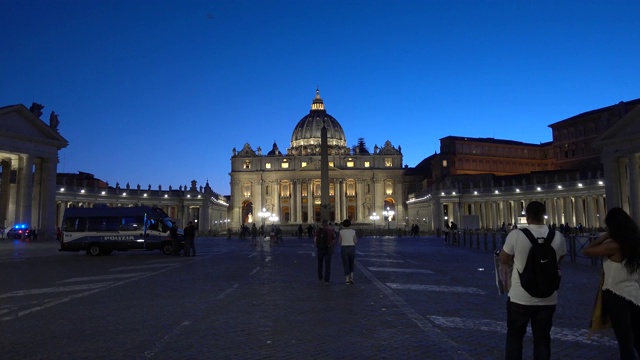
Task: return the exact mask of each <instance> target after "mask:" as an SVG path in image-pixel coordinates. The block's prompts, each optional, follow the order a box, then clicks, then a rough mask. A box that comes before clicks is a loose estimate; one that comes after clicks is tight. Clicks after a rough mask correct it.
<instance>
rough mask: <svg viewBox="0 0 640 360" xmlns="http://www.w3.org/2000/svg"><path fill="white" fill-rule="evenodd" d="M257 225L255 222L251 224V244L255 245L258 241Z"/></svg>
mask: <svg viewBox="0 0 640 360" xmlns="http://www.w3.org/2000/svg"><path fill="white" fill-rule="evenodd" d="M257 241H258V227H257V226H256V224H255V223H254V224H252V225H251V245H253V246H256V245H257V244H258V243H257Z"/></svg>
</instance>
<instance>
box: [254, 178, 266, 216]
mask: <svg viewBox="0 0 640 360" xmlns="http://www.w3.org/2000/svg"><path fill="white" fill-rule="evenodd" d="M252 187H253V190H252V191H251V193H252V194H253V195H254V196H255V197H254V199H255V200H256V203H255V204H254V206H253V221H254V222H255V221H259V220H260V218H259V217H258V213H259V212H260V211H262V208H263V207H264V205H265V204H263V203H262V199H263V197H262V188H263V186H262V180H258V182H257V183H253V184H252ZM256 205H257V206H256ZM256 207H257V208H258V211H256ZM256 226H257V225H256Z"/></svg>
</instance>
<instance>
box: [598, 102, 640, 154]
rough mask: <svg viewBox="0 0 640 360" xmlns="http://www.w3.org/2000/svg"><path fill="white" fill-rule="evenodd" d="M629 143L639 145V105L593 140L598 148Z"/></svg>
mask: <svg viewBox="0 0 640 360" xmlns="http://www.w3.org/2000/svg"><path fill="white" fill-rule="evenodd" d="M630 142H634V143H640V105H638V106H636V107H635V108H634V109H633V110H631V111H630V112H628V113H627V115H625V116H624V117H623V118H622V119H620V120H618V121H617V122H616V123H615V124H614V125H613V126H612V127H610V128H609V129H607V131H605V132H604V133H602V134H600V136H598V137H597V138H596V139H595V140H594V144H595V145H596V146H599V147H607V146H611V145H616V144H620V143H630Z"/></svg>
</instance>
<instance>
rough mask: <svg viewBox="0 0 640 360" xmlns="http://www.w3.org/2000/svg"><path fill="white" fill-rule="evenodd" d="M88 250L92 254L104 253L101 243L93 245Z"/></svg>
mask: <svg viewBox="0 0 640 360" xmlns="http://www.w3.org/2000/svg"><path fill="white" fill-rule="evenodd" d="M88 252H89V255H91V256H98V255H100V254H102V249H101V248H100V245H91V247H90V248H89V251H88Z"/></svg>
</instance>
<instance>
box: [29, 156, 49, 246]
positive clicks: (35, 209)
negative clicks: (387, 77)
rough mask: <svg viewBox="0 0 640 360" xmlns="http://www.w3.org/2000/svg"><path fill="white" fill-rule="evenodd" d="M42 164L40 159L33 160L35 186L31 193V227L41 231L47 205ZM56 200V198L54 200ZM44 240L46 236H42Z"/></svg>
mask: <svg viewBox="0 0 640 360" xmlns="http://www.w3.org/2000/svg"><path fill="white" fill-rule="evenodd" d="M42 162H43V160H42V159H40V158H34V159H33V176H32V178H33V184H32V185H31V186H32V189H33V190H32V192H31V227H35V228H37V229H38V230H40V227H41V226H40V224H41V223H40V215H41V211H43V210H44V209H43V206H44V207H46V203H43V202H42V182H43V179H42V176H43V171H42V165H43V164H42ZM54 199H55V198H54ZM42 235H43V238H44V236H45V234H42Z"/></svg>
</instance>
